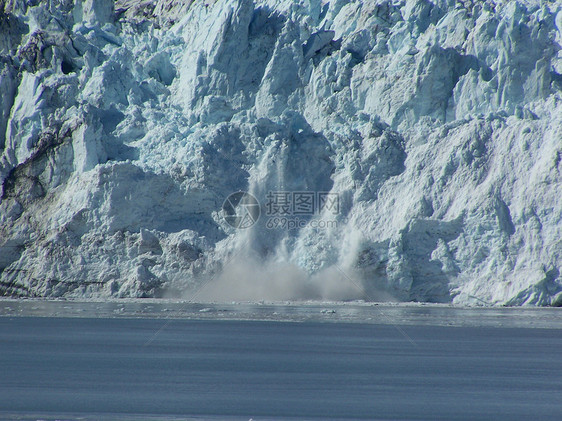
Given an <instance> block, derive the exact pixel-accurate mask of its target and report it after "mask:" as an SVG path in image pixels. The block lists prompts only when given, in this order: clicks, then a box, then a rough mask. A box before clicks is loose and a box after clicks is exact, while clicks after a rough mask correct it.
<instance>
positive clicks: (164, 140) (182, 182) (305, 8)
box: [0, 0, 562, 305]
mask: <svg viewBox="0 0 562 421" xmlns="http://www.w3.org/2000/svg"><path fill="white" fill-rule="evenodd" d="M0 31H1V34H2V36H1V37H0V54H1V57H0V91H1V95H0V185H1V189H0V194H1V199H0V292H1V294H2V295H14V296H47V297H60V296H66V297H107V296H114V297H131V296H133V297H143V296H162V295H166V294H170V295H173V294H186V295H184V296H187V297H192V295H193V294H194V293H196V291H199V290H198V288H199V287H200V286H201V285H202V284H204V283H206V285H207V284H208V285H211V286H210V287H209V288H210V290H211V291H212V290H213V287H212V284H213V282H214V281H211V282H210V283H209V282H208V281H209V279H213V280H216V281H217V282H218V284H217V285H218V287H217V288H215V290H218V289H221V291H220V292H221V293H222V295H220V294H219V295H220V297H221V298H224V299H228V298H229V295H228V291H236V294H233V296H234V297H236V299H244V297H247V298H249V299H250V298H251V299H295V298H303V299H309V298H312V299H340V298H341V299H354V298H361V299H373V300H379V299H381V300H383V299H395V300H406V301H407V300H417V301H432V302H445V303H450V302H453V303H459V304H478V305H493V304H510V305H522V304H533V305H559V304H560V303H561V302H562V274H561V270H562V242H561V240H560V239H561V238H562V199H561V198H562V176H561V170H562V164H561V161H562V51H561V44H562V6H561V5H560V3H559V2H547V1H539V0H514V1H491V0H486V1H471V0H467V1H453V0H432V1H430V0H403V1H388V0H373V1H359V0H356V1H353V0H345V1H325V0H309V1H305V2H294V1H290V0H257V1H255V2H252V1H249V0H225V1H218V2H216V1H210V0H209V1H206V2H204V1H191V0H142V1H129V0H118V1H115V2H113V1H109V0H85V1H71V0H48V1H23V0H10V1H7V2H3V3H2V4H1V5H0ZM240 190H243V191H250V192H251V193H253V194H254V195H255V196H256V197H257V198H258V199H259V200H260V201H261V203H262V205H264V204H265V203H266V201H267V195H268V193H269V192H272V191H298V192H331V193H334V194H337V195H338V198H339V212H337V213H336V214H330V213H329V212H328V211H327V210H326V209H325V210H324V212H323V213H321V214H317V215H314V216H312V217H310V216H309V217H303V218H304V221H305V222H306V223H305V224H301V225H299V226H298V227H294V229H291V230H286V229H273V228H272V227H271V226H269V225H268V224H267V222H268V220H267V218H264V217H263V215H262V218H261V219H260V220H259V221H258V222H257V223H256V224H255V225H254V226H252V227H251V228H249V229H246V230H235V229H233V228H231V227H230V226H229V225H228V224H226V222H225V221H224V219H223V218H222V216H221V212H220V210H221V206H222V203H223V201H224V199H225V198H226V197H227V196H228V195H229V194H230V193H232V192H236V191H240ZM264 209H265V208H264ZM307 218H308V219H307ZM326 220H329V221H331V222H332V223H330V224H324V225H322V224H319V223H318V222H322V221H326ZM334 222H335V223H334ZM229 273H231V274H232V276H230V277H229ZM285 278H291V279H290V280H287V279H285ZM244 289H246V290H248V293H247V294H245V293H244ZM250 290H251V291H250ZM206 294H207V295H206V296H207V297H208V298H210V299H212V298H213V295H212V294H209V292H208V291H207V293H206ZM203 295H205V293H204V294H203ZM219 295H217V296H219ZM215 297H216V296H215Z"/></svg>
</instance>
